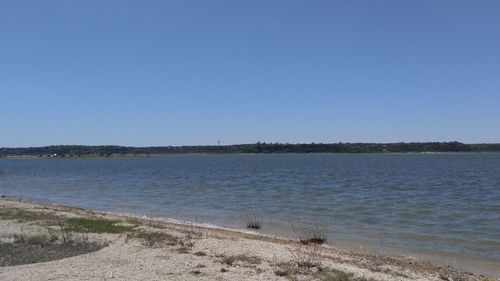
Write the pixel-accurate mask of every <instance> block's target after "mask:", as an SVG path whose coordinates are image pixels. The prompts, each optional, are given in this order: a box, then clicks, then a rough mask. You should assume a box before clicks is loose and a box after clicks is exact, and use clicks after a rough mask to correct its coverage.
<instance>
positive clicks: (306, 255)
mask: <svg viewBox="0 0 500 281" xmlns="http://www.w3.org/2000/svg"><path fill="white" fill-rule="evenodd" d="M320 252H321V249H320V246H319V245H317V244H310V245H303V244H301V245H298V246H297V247H296V248H294V249H292V250H290V253H291V255H292V257H293V261H294V263H295V264H296V265H297V266H298V267H300V268H313V267H317V268H319V267H321V253H320Z"/></svg>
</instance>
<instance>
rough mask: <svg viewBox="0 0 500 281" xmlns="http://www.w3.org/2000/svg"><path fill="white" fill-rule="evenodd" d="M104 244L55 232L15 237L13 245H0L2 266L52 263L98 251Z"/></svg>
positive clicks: (50, 230)
mask: <svg viewBox="0 0 500 281" xmlns="http://www.w3.org/2000/svg"><path fill="white" fill-rule="evenodd" d="M104 246H105V245H104V244H99V243H95V242H90V241H89V239H88V237H87V236H86V235H85V234H69V233H66V232H60V231H59V232H54V230H53V229H49V230H47V231H46V232H40V233H37V234H35V235H27V234H25V233H21V234H16V235H14V241H13V242H12V243H0V266H12V265H21V264H30V263H38V262H46V261H52V260H57V259H62V258H67V257H73V256H77V255H82V254H86V253H90V252H94V251H97V250H99V249H101V248H102V247H104Z"/></svg>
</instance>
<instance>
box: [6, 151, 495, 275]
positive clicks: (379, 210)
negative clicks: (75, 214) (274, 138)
mask: <svg viewBox="0 0 500 281" xmlns="http://www.w3.org/2000/svg"><path fill="white" fill-rule="evenodd" d="M0 193H1V194H5V195H8V196H16V197H23V198H27V199H32V200H40V201H49V202H58V203H63V204H67V205H74V206H79V207H86V208H93V209H100V210H109V211H115V212H125V213H136V214H144V215H153V216H163V217H173V218H181V219H190V220H198V221H203V222H208V223H212V224H216V225H221V226H229V227H242V226H243V224H244V217H245V214H246V213H251V212H254V211H258V212H259V213H260V215H261V217H262V219H263V220H264V227H263V229H262V231H263V232H267V233H277V234H281V235H293V231H292V230H291V229H292V228H291V226H292V225H293V226H294V228H297V229H299V228H300V227H301V226H304V225H307V224H310V223H314V224H321V225H325V226H327V227H328V229H329V235H330V239H329V241H330V242H332V243H333V244H339V245H351V246H352V245H365V246H366V247H373V248H376V249H385V250H388V251H396V252H399V253H404V254H409V255H423V256H426V257H428V258H431V259H434V260H439V261H441V262H444V263H448V264H455V265H459V266H465V267H469V268H472V269H477V270H479V271H484V272H487V273H493V274H495V275H500V274H499V273H500V268H499V264H500V154H428V155H427V154H425V155H424V154H408V155H404V154H373V155H363V154H356V155H354V154H348V155H344V154H309V155H306V154H285V155H171V156H158V157H145V158H108V159H31V160H26V159H22V160H21V159H19V160H13V159H0Z"/></svg>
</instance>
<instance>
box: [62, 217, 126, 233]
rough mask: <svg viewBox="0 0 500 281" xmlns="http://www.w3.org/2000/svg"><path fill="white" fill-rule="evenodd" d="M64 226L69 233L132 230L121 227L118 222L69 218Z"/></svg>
mask: <svg viewBox="0 0 500 281" xmlns="http://www.w3.org/2000/svg"><path fill="white" fill-rule="evenodd" d="M66 225H67V229H68V230H70V231H74V232H90V233H124V232H127V231H130V230H132V229H133V228H134V226H126V225H121V224H119V221H115V220H107V219H94V218H70V219H68V220H67V221H66Z"/></svg>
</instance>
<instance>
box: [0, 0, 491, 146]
mask: <svg viewBox="0 0 500 281" xmlns="http://www.w3.org/2000/svg"><path fill="white" fill-rule="evenodd" d="M218 140H220V141H221V143H222V144H232V143H249V142H257V141H265V142H291V143H296V142H358V141H360V142H396V141H448V140H457V141H462V142H466V143H474V142H500V1H496V0H495V1H473V0H470V1H457V0H453V1H435V0H429V1H422V0H419V1H396V0H395V1H347V0H346V1H269V0H265V1H253V0H252V1H235V0H227V1H204V0H199V1H184V0H182V1H181V0H179V1H124V0H120V1H111V0H110V1H102V0H95V1H89V0H82V1H63V0H61V1H38V0H36V1H23V0H11V1H6V0H0V147H2V146H3V147H5V146H9V147H14V146H40V145H49V144H118V145H136V146H146V145H181V144H216V143H217V141H218Z"/></svg>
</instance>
